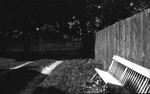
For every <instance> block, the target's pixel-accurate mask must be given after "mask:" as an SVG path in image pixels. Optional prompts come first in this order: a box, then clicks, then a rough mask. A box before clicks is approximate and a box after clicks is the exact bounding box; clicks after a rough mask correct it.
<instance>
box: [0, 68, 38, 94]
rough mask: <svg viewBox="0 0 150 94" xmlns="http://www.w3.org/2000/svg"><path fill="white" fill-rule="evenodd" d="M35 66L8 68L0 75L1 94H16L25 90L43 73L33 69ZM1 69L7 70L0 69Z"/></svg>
mask: <svg viewBox="0 0 150 94" xmlns="http://www.w3.org/2000/svg"><path fill="white" fill-rule="evenodd" d="M34 68H35V67H30V66H28V67H23V68H20V69H16V70H9V71H8V70H7V72H3V73H1V75H0V94H16V93H18V92H20V91H21V90H24V89H25V88H26V87H27V86H28V85H29V83H30V82H32V80H33V79H34V77H37V76H38V75H40V74H41V73H40V72H38V71H36V70H33V69H34ZM0 71H5V70H4V69H3V70H0Z"/></svg>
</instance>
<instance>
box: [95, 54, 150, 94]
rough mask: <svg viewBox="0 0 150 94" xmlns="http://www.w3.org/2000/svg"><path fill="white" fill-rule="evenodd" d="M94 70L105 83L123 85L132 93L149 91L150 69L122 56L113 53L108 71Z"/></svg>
mask: <svg viewBox="0 0 150 94" xmlns="http://www.w3.org/2000/svg"><path fill="white" fill-rule="evenodd" d="M95 71H96V72H97V74H99V76H100V77H101V78H102V80H103V81H104V82H105V83H106V84H108V83H109V84H114V85H117V86H123V87H125V88H126V89H128V90H129V91H131V92H133V93H150V70H149V69H147V68H144V67H142V66H140V65H137V64H135V63H132V62H131V61H128V60H126V59H124V58H122V57H119V56H116V55H114V56H113V60H112V63H111V65H110V67H109V69H108V71H103V70H100V69H98V68H95Z"/></svg>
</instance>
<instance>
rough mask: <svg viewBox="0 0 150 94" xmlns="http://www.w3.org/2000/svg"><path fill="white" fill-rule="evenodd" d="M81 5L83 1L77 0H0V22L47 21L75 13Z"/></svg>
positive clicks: (7, 23) (5, 23)
mask: <svg viewBox="0 0 150 94" xmlns="http://www.w3.org/2000/svg"><path fill="white" fill-rule="evenodd" d="M83 1H84V0H83ZM82 6H83V2H81V1H79V0H78V1H77V0H0V12H1V13H0V20H1V22H0V23H1V24H3V25H9V24H11V23H14V24H20V23H21V22H22V21H39V22H41V21H44V22H47V21H50V20H51V19H53V18H58V19H59V18H64V17H68V16H71V15H73V14H74V13H76V14H77V13H79V12H81V11H82Z"/></svg>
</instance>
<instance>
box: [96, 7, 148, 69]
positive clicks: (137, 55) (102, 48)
mask: <svg viewBox="0 0 150 94" xmlns="http://www.w3.org/2000/svg"><path fill="white" fill-rule="evenodd" d="M114 54H115V55H119V56H122V57H124V58H126V59H128V60H130V61H132V62H135V63H137V64H139V65H142V66H144V67H146V68H149V69H150V9H147V10H145V11H143V12H140V13H138V14H136V15H134V16H132V17H129V18H127V19H125V20H122V21H119V22H117V23H115V24H113V25H111V26H109V27H107V28H105V29H103V30H101V31H99V32H97V34H96V42H95V59H97V60H100V61H101V62H103V63H104V70H107V69H108V67H109V65H110V63H111V61H112V56H113V55H114Z"/></svg>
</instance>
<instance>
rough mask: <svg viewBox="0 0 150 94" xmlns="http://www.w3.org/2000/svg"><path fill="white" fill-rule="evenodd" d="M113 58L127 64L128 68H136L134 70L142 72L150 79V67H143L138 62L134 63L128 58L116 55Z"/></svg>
mask: <svg viewBox="0 0 150 94" xmlns="http://www.w3.org/2000/svg"><path fill="white" fill-rule="evenodd" d="M113 60H115V61H117V62H119V63H121V64H123V65H125V66H127V67H128V68H131V69H132V70H134V71H136V72H138V73H140V74H141V75H143V76H145V77H147V78H149V79H150V70H149V69H147V68H145V67H142V66H140V65H138V64H135V63H132V62H131V61H128V60H126V59H124V58H122V57H119V56H116V55H114V56H113Z"/></svg>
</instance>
